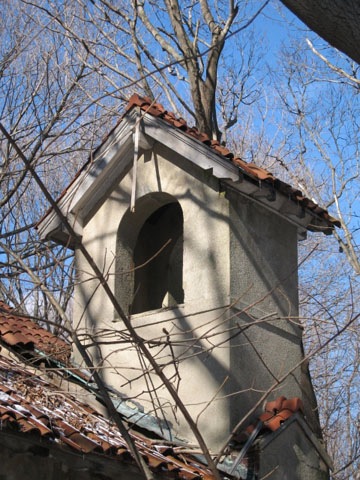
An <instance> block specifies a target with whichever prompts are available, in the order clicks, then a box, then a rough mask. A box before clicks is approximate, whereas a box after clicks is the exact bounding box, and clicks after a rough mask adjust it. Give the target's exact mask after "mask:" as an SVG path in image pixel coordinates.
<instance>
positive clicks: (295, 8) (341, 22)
mask: <svg viewBox="0 0 360 480" xmlns="http://www.w3.org/2000/svg"><path fill="white" fill-rule="evenodd" d="M281 2H282V3H283V4H284V5H285V6H286V7H287V8H288V9H289V10H291V11H292V12H293V13H294V14H295V15H296V16H297V17H299V18H300V20H302V21H303V22H304V23H305V24H306V25H307V26H308V27H309V28H311V30H313V31H314V32H316V33H317V34H318V35H320V36H321V37H322V38H323V39H324V40H326V41H327V42H329V43H330V45H332V46H333V47H335V48H337V49H338V50H340V51H342V52H344V53H345V54H346V55H348V56H349V57H350V58H351V59H352V60H354V61H355V62H357V63H359V64H360V29H359V22H360V2H358V1H356V0H316V1H314V0H281Z"/></svg>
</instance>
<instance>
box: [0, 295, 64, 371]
mask: <svg viewBox="0 0 360 480" xmlns="http://www.w3.org/2000/svg"><path fill="white" fill-rule="evenodd" d="M0 340H1V341H2V342H4V343H5V344H6V345H9V346H10V347H19V348H21V349H34V348H36V349H37V350H39V351H40V352H42V353H44V354H46V355H49V356H51V358H53V359H55V360H58V361H60V362H62V363H64V364H66V363H67V362H68V360H69V358H70V353H71V347H70V345H69V344H68V343H66V342H65V341H64V340H62V339H60V338H58V337H57V336H55V335H54V334H52V333H51V332H48V331H47V330H45V329H44V328H42V327H40V326H39V325H37V324H36V323H35V322H33V321H32V320H31V319H30V318H27V317H25V316H24V315H21V314H19V313H17V312H16V310H15V309H13V308H11V307H10V306H9V305H7V304H6V303H4V302H2V301H0Z"/></svg>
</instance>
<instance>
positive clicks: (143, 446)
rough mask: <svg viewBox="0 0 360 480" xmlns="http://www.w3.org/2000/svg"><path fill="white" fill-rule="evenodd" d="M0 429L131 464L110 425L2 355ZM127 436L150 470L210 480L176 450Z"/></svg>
mask: <svg viewBox="0 0 360 480" xmlns="http://www.w3.org/2000/svg"><path fill="white" fill-rule="evenodd" d="M0 424H1V428H2V431H3V432H4V431H6V429H7V428H9V429H15V430H18V431H20V432H23V433H24V434H28V433H31V432H32V433H35V434H37V435H39V436H40V437H43V438H47V439H49V440H51V441H53V442H56V443H57V444H60V445H67V446H68V447H69V448H70V449H72V450H73V451H74V450H75V451H77V452H79V453H81V454H90V453H97V454H102V455H107V456H109V457H110V458H112V459H117V460H118V461H120V462H129V461H131V462H132V459H131V457H130V454H129V452H128V449H127V446H126V444H125V442H124V440H123V438H122V436H121V435H120V433H119V432H118V430H117V428H116V426H115V425H114V424H112V423H111V422H110V421H108V420H107V419H106V418H105V417H103V416H102V415H101V414H100V413H98V412H97V411H95V410H94V409H93V408H92V407H89V406H88V405H86V404H84V403H82V402H80V401H79V400H78V399H76V398H75V397H73V396H72V395H71V394H69V393H68V392H63V391H59V387H57V386H55V385H52V384H50V383H48V382H46V381H45V380H43V379H42V378H40V377H38V376H36V375H34V373H33V372H30V371H29V370H27V369H26V368H24V367H22V366H21V365H19V364H18V363H15V362H14V361H13V360H10V359H8V358H5V357H3V356H1V355H0ZM130 434H131V436H132V438H133V440H134V441H135V444H136V446H137V448H138V450H139V452H140V454H141V455H143V456H144V457H146V459H147V461H148V464H149V465H150V467H151V469H152V470H154V471H159V472H160V471H165V472H167V473H170V472H174V474H176V478H180V479H189V480H191V479H196V478H202V479H204V480H211V479H213V478H214V477H213V476H212V474H211V473H210V472H209V470H208V469H207V467H206V466H204V465H202V464H201V463H200V462H199V461H197V460H195V459H194V458H193V457H191V456H190V455H186V454H184V453H177V450H179V447H176V446H175V445H173V446H171V445H168V444H165V445H164V443H162V441H161V440H150V439H148V438H146V437H144V436H142V435H141V434H140V433H137V432H133V431H131V432H130ZM167 478H168V477H167Z"/></svg>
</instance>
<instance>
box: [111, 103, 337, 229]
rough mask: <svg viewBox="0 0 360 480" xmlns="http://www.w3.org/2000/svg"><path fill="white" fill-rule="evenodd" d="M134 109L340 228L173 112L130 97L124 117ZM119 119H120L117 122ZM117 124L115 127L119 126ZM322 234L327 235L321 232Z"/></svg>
mask: <svg viewBox="0 0 360 480" xmlns="http://www.w3.org/2000/svg"><path fill="white" fill-rule="evenodd" d="M134 107H140V109H141V110H142V111H143V112H146V113H148V114H150V115H153V116H154V117H158V118H161V119H163V120H165V121H166V122H167V123H169V124H170V125H172V126H173V127H175V128H178V129H180V130H182V131H183V132H184V133H186V134H187V135H190V136H191V137H193V138H195V139H196V140H198V141H200V142H201V143H203V144H205V145H207V146H208V147H209V148H210V149H211V150H212V151H214V152H215V153H217V154H218V155H220V156H221V157H223V158H225V159H227V160H228V161H230V162H232V163H233V164H235V165H237V166H238V167H239V168H240V170H241V171H242V172H243V173H245V174H248V175H249V176H250V177H254V178H255V179H257V180H261V181H264V182H266V183H269V184H271V185H273V187H274V188H275V189H276V190H278V191H279V192H281V193H283V194H285V195H286V196H288V197H289V198H290V199H291V200H293V201H294V202H296V203H298V204H300V205H301V206H302V207H303V208H307V209H309V210H310V211H312V212H313V213H314V214H316V215H318V216H319V217H321V218H322V219H323V220H325V222H327V223H328V225H329V227H332V228H333V227H334V226H336V227H341V223H340V222H339V220H337V219H336V218H334V217H332V216H331V215H329V213H328V212H327V211H326V210H325V209H323V208H321V207H320V206H319V205H317V204H316V203H314V202H313V201H312V200H310V199H308V198H306V197H305V196H304V195H303V194H302V192H301V191H300V190H298V189H297V188H294V187H292V186H291V185H289V184H287V183H285V182H283V181H282V180H280V179H279V178H276V177H274V176H273V174H272V173H270V172H268V171H267V170H265V169H263V168H261V167H258V166H257V165H255V164H254V163H247V162H245V161H244V160H242V159H241V158H239V157H236V156H235V155H234V154H233V153H232V152H230V150H228V149H227V148H226V147H224V146H222V145H220V143H219V142H218V141H217V140H212V139H211V138H209V136H208V135H206V134H205V133H202V132H200V131H199V130H198V129H197V128H196V127H189V126H188V125H187V123H186V121H185V120H184V119H183V118H177V117H176V116H175V114H174V113H173V112H169V111H168V110H166V109H165V108H164V107H163V106H162V105H161V104H160V103H154V102H152V101H151V99H150V98H148V97H140V96H139V95H137V94H134V95H132V96H131V98H130V100H129V103H128V105H127V107H126V113H127V112H129V111H130V110H132V109H133V108H134ZM123 117H124V116H123ZM123 117H121V119H120V121H121V120H122V118H123ZM120 121H119V122H118V123H120ZM309 229H311V227H309ZM324 231H325V230H324ZM325 233H330V232H328V231H325Z"/></svg>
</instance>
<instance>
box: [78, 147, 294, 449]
mask: <svg viewBox="0 0 360 480" xmlns="http://www.w3.org/2000/svg"><path fill="white" fill-rule="evenodd" d="M195 161H196V160H195ZM131 186H132V172H131V170H130V171H128V172H127V173H126V175H125V176H124V178H123V179H122V180H121V181H120V182H119V184H118V186H117V187H116V188H115V189H114V190H113V192H112V193H111V195H110V196H109V197H108V199H107V200H106V201H105V202H104V203H103V204H102V205H101V206H100V207H99V208H98V210H97V211H96V212H93V214H92V215H90V218H89V219H88V220H87V222H85V225H84V230H83V242H84V244H85V246H86V247H87V248H88V250H89V252H90V253H91V254H92V255H93V257H94V259H95V260H96V262H97V264H98V265H99V266H101V267H102V268H103V271H104V272H105V273H106V275H108V280H109V284H110V286H111V287H112V288H113V290H114V291H116V290H117V289H118V288H119V287H118V286H117V287H116V283H117V285H119V282H116V280H115V277H116V276H117V278H118V279H119V278H120V280H121V281H120V285H121V287H120V288H121V289H124V291H123V290H121V291H120V293H119V295H120V297H121V296H122V297H123V296H124V295H125V297H126V295H127V293H126V289H128V290H129V291H130V290H131V288H132V287H131V278H130V277H131V274H129V273H124V272H128V270H129V263H128V260H129V259H128V258H127V254H126V249H125V250H124V249H123V251H121V252H122V253H121V252H120V250H121V249H119V239H117V232H118V227H119V225H124V226H125V228H124V236H125V237H126V242H125V244H131V242H133V241H134V238H136V235H137V232H138V231H139V229H140V228H141V225H142V221H141V216H143V219H142V220H143V221H145V220H146V212H147V210H146V205H148V204H149V199H151V202H153V203H154V202H155V203H154V204H156V202H157V201H159V202H160V203H159V206H160V205H161V201H163V200H161V199H163V198H165V197H166V195H168V196H171V198H173V199H176V200H177V201H178V202H179V204H180V206H181V209H182V212H183V218H184V240H183V241H184V243H183V289H184V304H183V305H179V306H178V307H176V308H172V309H167V310H157V311H153V312H147V313H144V314H138V315H135V316H133V317H132V322H133V325H136V326H137V327H138V328H139V333H141V335H142V336H143V337H144V338H146V339H149V340H150V339H152V340H154V342H153V344H152V348H151V352H152V353H153V355H154V356H155V357H156V359H157V360H158V362H159V363H160V364H161V365H163V366H164V371H165V373H166V374H167V375H168V378H171V379H172V381H173V384H174V385H175V386H176V388H177V389H178V390H179V394H180V397H181V398H182V399H183V401H184V403H185V404H186V405H187V407H188V409H189V410H190V412H191V413H192V415H193V418H195V419H196V418H197V417H198V415H199V418H198V422H199V427H200V429H201V432H202V433H203V434H204V437H205V439H206V440H207V441H208V443H209V445H210V447H211V448H217V447H218V446H220V445H221V444H222V442H223V441H224V440H225V438H226V437H227V435H228V433H229V431H230V430H231V429H232V427H233V426H234V425H235V424H236V423H237V422H238V421H239V419H240V418H241V417H242V416H243V415H244V414H246V413H247V411H248V409H249V408H250V407H252V406H253V405H254V402H255V401H256V400H257V399H258V398H259V396H260V395H261V394H262V393H263V391H264V390H266V389H267V388H268V387H269V386H271V385H272V383H273V381H274V377H273V376H276V377H277V376H281V375H282V374H283V373H285V372H286V371H287V370H288V369H289V368H291V367H292V366H293V365H295V364H296V363H297V362H298V361H300V360H301V358H302V347H301V329H300V328H299V327H298V326H296V325H295V323H294V322H296V320H297V319H296V317H297V311H298V310H297V309H298V304H297V273H296V268H297V232H296V229H295V228H294V227H293V226H291V225H290V224H288V223H287V222H286V221H285V220H282V219H281V218H280V217H278V216H275V215H274V214H271V213H269V212H267V211H266V210H265V209H263V207H260V206H257V205H255V204H253V203H252V202H250V201H249V200H245V199H244V197H240V196H238V195H236V194H232V193H229V192H228V194H227V196H224V195H223V194H221V193H219V183H218V181H217V180H216V179H215V178H214V177H211V175H210V174H208V173H206V172H204V171H202V170H200V169H199V168H197V167H196V166H195V165H194V164H193V163H192V162H189V161H187V160H186V159H184V158H183V157H182V156H181V155H180V154H179V153H175V152H172V151H170V150H167V149H166V148H165V147H162V146H161V145H159V144H158V145H155V147H154V150H153V152H152V153H146V154H145V155H142V156H141V157H140V159H139V161H138V166H137V199H138V202H137V210H136V212H135V214H131V213H129V205H130V192H131ZM151 202H150V203H151ZM150 213H151V212H150ZM132 215H133V216H132ZM124 219H126V222H125V221H124ZM122 222H123V223H122ZM120 235H122V233H121V232H120ZM116 252H118V253H119V252H120V253H121V255H119V258H118V259H117V260H116V258H115V256H116ZM124 252H125V253H124ZM76 262H77V270H78V279H79V283H78V284H77V286H76V289H75V325H77V324H80V325H81V326H82V327H84V328H87V329H88V330H90V331H92V332H93V333H94V334H97V335H99V336H98V337H94V340H96V339H99V338H102V339H103V340H108V341H110V343H109V344H102V345H101V347H99V348H97V349H92V355H93V358H94V361H95V363H97V364H101V366H102V367H103V368H102V369H101V372H102V375H103V377H104V379H105V380H106V382H108V383H110V384H112V385H113V386H114V387H115V388H116V389H118V390H120V391H121V392H123V393H126V394H127V395H128V396H129V397H130V398H133V399H134V400H136V401H138V402H140V403H142V404H143V405H144V407H145V410H146V411H150V412H153V413H156V414H157V415H158V416H159V417H160V418H161V417H163V416H164V415H165V416H166V417H167V418H168V419H170V421H171V422H172V424H173V428H174V431H175V433H176V434H177V435H178V436H179V437H180V438H186V439H189V440H193V436H192V434H191V432H190V430H189V428H188V427H187V425H186V424H185V423H184V420H183V419H182V418H181V417H179V412H178V410H177V409H176V406H175V405H174V404H173V401H172V399H171V398H169V394H168V393H167V392H166V390H165V389H164V388H163V387H162V386H161V385H160V384H159V382H158V379H157V378H156V376H155V375H154V374H153V373H152V372H149V374H148V375H147V378H146V382H147V383H145V382H144V378H143V376H142V375H141V373H142V371H143V369H144V368H145V369H146V368H147V365H146V363H145V364H141V362H140V361H139V355H138V352H137V351H136V349H135V348H133V347H131V345H130V344H129V343H128V342H127V337H126V335H124V332H123V325H122V322H118V321H116V320H117V319H116V318H114V312H113V308H112V305H111V304H110V302H109V300H108V299H107V297H106V296H105V294H104V293H103V291H102V289H101V287H99V285H98V281H97V280H91V279H89V278H90V277H89V275H88V274H87V273H86V272H87V271H88V267H87V266H86V264H85V263H84V261H83V260H82V258H81V256H80V255H79V253H77V256H76ZM115 274H116V275H115ZM115 287H116V288H115ZM124 292H125V293H124ZM239 297H240V300H239V302H238V303H237V304H236V305H233V306H232V308H229V305H230V304H232V303H233V302H234V301H235V299H238V298H239ZM254 303H256V306H255V305H254V306H253V307H252V308H251V309H250V310H249V309H247V312H246V313H244V307H245V308H246V306H247V305H249V304H254ZM125 307H126V306H124V308H125ZM272 313H274V316H273V317H269V318H270V320H269V318H267V321H266V322H260V323H258V322H259V319H261V318H262V317H264V316H266V315H269V314H272ZM289 317H291V319H290V320H289ZM245 323H246V324H247V323H252V324H253V325H252V326H251V328H248V329H247V330H246V336H245V335H244V334H243V333H241V328H242V325H244V324H245ZM114 329H115V330H116V332H117V334H116V338H114V336H112V337H111V338H110V337H106V338H105V337H101V335H102V334H101V331H107V332H108V331H110V330H114ZM164 329H165V330H166V332H168V333H169V335H170V340H171V346H170V345H169V344H168V345H166V344H165V345H164V343H165V342H166V341H167V340H168V337H167V334H166V333H165V330H164ZM240 333H241V334H240ZM209 335H211V336H209ZM205 337H208V338H205ZM115 339H116V340H117V341H118V343H117V344H116V343H114V340H115ZM158 340H160V341H161V342H162V345H161V346H156V341H158ZM214 345H218V346H219V345H220V346H219V347H217V348H214ZM259 353H260V355H261V356H262V359H259ZM173 354H175V355H181V360H182V362H181V363H180V364H178V365H177V366H176V367H174V365H167V364H168V362H169V363H171V362H172V358H173V357H172V355H173ZM77 359H78V360H79V358H78V357H77ZM264 363H266V367H265V366H264ZM269 370H270V371H271V373H270V371H269ZM300 383H301V378H300V372H295V374H294V375H292V376H290V377H289V378H288V380H287V382H286V383H285V385H284V386H282V387H281V389H280V390H276V391H275V392H274V396H278V395H279V394H280V393H281V394H285V395H287V396H289V397H292V396H300V397H301V396H302V391H301V388H300ZM220 387H221V388H220ZM149 389H151V390H153V393H152V395H149V394H148V393H147V391H148V390H149ZM279 392H280V393H279ZM212 400H213V401H212Z"/></svg>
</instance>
